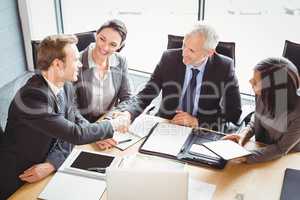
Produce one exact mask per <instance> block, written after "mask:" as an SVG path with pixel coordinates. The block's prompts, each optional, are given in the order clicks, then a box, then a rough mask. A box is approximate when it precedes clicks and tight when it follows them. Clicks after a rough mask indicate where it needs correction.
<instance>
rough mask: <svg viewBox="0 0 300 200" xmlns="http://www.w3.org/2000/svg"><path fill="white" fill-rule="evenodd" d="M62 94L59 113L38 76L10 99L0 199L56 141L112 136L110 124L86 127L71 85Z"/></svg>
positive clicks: (75, 141)
mask: <svg viewBox="0 0 300 200" xmlns="http://www.w3.org/2000/svg"><path fill="white" fill-rule="evenodd" d="M64 91H65V96H66V99H65V103H66V110H65V113H62V114H60V113H59V112H58V107H57V102H56V97H55V95H54V94H53V92H52V91H51V89H50V88H49V86H48V84H47V82H46V80H45V79H44V78H43V76H42V75H40V74H37V75H34V76H33V77H32V78H31V79H29V81H28V82H27V83H26V84H25V86H23V87H22V88H21V89H20V90H19V91H18V92H17V94H16V96H15V97H14V99H13V101H12V103H11V105H10V107H9V112H8V119H7V126H6V129H5V137H4V141H3V144H2V145H1V147H0V163H1V165H0V180H2V181H0V191H1V192H0V193H1V195H2V196H1V195H0V199H1V198H5V196H7V195H10V194H11V193H12V192H14V191H15V190H16V189H17V188H18V187H20V186H21V185H22V184H23V183H22V181H21V180H20V179H19V178H18V176H19V175H20V174H21V173H22V172H23V171H24V170H26V169H27V168H29V167H31V166H32V165H34V164H37V163H41V162H45V160H46V158H47V155H48V154H49V151H50V149H51V147H52V145H53V143H54V142H55V141H57V139H60V140H62V141H66V142H69V143H72V144H86V143H91V142H94V141H97V140H102V139H105V138H110V137H112V135H113V128H112V126H111V124H110V122H108V121H103V122H101V123H94V124H89V123H88V122H87V121H86V120H85V119H84V118H83V117H82V116H81V115H80V114H79V111H78V110H77V107H76V105H75V104H74V92H75V91H74V89H73V86H72V84H71V83H66V84H65V85H64ZM3 180H5V181H3ZM4 195H5V196H4Z"/></svg>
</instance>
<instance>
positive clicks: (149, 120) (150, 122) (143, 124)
mask: <svg viewBox="0 0 300 200" xmlns="http://www.w3.org/2000/svg"><path fill="white" fill-rule="evenodd" d="M164 121H166V119H163V118H160V117H156V116H152V115H146V114H142V115H140V116H139V117H137V118H136V119H135V120H134V121H133V123H132V124H131V125H130V127H129V131H128V132H127V133H119V132H115V133H114V136H113V139H114V140H116V141H117V142H118V143H119V144H117V145H116V147H117V148H119V149H121V150H125V149H127V148H128V147H130V146H132V145H133V144H135V143H137V142H138V141H140V140H141V139H142V138H144V137H146V136H147V135H148V134H149V132H150V130H151V129H152V127H153V126H154V125H155V124H156V123H158V122H164Z"/></svg>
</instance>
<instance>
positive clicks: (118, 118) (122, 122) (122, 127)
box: [111, 111, 131, 133]
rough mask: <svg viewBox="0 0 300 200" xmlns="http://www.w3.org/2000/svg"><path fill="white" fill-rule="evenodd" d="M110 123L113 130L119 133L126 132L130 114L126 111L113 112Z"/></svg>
mask: <svg viewBox="0 0 300 200" xmlns="http://www.w3.org/2000/svg"><path fill="white" fill-rule="evenodd" d="M111 123H112V126H113V128H114V130H115V131H118V132H121V133H125V132H128V129H129V125H130V123H131V114H130V113H129V112H128V111H125V112H116V113H114V114H113V119H112V120H111Z"/></svg>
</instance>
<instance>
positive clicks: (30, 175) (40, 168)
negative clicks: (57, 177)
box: [19, 162, 55, 183]
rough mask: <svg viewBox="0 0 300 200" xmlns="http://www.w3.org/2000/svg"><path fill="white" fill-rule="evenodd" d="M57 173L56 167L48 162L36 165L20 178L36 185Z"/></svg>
mask: <svg viewBox="0 0 300 200" xmlns="http://www.w3.org/2000/svg"><path fill="white" fill-rule="evenodd" d="M54 171H55V167H54V166H53V165H52V164H51V163H48V162H45V163H41V164H36V165H33V166H32V167H30V168H29V169H26V170H25V171H24V172H23V174H21V175H20V176H19V178H20V179H21V180H22V181H25V182H28V183H34V182H36V181H39V180H41V179H43V178H45V177H46V176H48V175H49V174H51V173H52V172H54Z"/></svg>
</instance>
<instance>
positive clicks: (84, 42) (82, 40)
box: [31, 31, 96, 69]
mask: <svg viewBox="0 0 300 200" xmlns="http://www.w3.org/2000/svg"><path fill="white" fill-rule="evenodd" d="M75 35H76V36H77V38H78V43H77V45H76V46H77V48H78V51H82V50H84V49H85V48H86V47H87V46H88V45H89V44H90V43H92V42H95V41H96V31H88V32H82V33H76V34H75ZM40 43H41V40H32V41H31V47H32V57H33V64H34V68H35V69H36V64H37V63H36V61H37V51H38V47H39V44H40Z"/></svg>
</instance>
